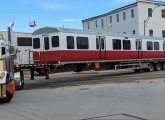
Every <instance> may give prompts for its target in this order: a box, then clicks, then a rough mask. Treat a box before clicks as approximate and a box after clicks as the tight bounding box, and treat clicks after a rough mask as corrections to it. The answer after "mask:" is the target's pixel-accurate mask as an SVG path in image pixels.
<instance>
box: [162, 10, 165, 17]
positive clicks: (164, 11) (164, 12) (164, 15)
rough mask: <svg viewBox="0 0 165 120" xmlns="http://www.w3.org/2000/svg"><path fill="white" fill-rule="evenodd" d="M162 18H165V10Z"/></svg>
mask: <svg viewBox="0 0 165 120" xmlns="http://www.w3.org/2000/svg"><path fill="white" fill-rule="evenodd" d="M162 18H165V10H162Z"/></svg>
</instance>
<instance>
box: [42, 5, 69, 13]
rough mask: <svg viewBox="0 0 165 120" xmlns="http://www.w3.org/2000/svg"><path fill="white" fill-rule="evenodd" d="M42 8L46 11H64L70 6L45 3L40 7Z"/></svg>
mask: <svg viewBox="0 0 165 120" xmlns="http://www.w3.org/2000/svg"><path fill="white" fill-rule="evenodd" d="M40 7H41V8H43V9H46V10H53V11H56V10H64V9H68V8H69V6H68V5H64V4H55V3H54V4H53V3H43V4H41V5H40Z"/></svg>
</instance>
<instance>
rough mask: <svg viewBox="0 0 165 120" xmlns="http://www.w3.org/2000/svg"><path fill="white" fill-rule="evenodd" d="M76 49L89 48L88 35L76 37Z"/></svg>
mask: <svg viewBox="0 0 165 120" xmlns="http://www.w3.org/2000/svg"><path fill="white" fill-rule="evenodd" d="M77 49H89V43H88V37H77Z"/></svg>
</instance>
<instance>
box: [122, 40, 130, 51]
mask: <svg viewBox="0 0 165 120" xmlns="http://www.w3.org/2000/svg"><path fill="white" fill-rule="evenodd" d="M123 50H131V42H130V40H123Z"/></svg>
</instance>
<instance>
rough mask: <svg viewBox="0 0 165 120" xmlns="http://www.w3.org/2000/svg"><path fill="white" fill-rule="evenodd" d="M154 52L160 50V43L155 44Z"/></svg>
mask: <svg viewBox="0 0 165 120" xmlns="http://www.w3.org/2000/svg"><path fill="white" fill-rule="evenodd" d="M157 45H158V46H157ZM154 50H157V51H158V50H160V44H159V42H154Z"/></svg>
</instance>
